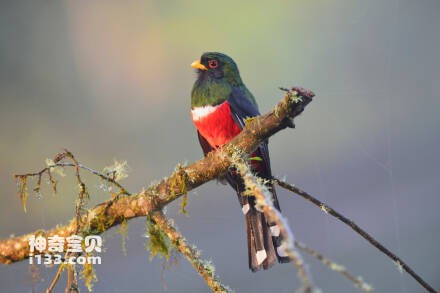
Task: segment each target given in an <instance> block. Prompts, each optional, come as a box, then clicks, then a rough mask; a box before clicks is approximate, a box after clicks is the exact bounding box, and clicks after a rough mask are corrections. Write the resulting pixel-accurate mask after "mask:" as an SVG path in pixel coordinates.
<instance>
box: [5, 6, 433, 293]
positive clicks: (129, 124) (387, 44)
mask: <svg viewBox="0 0 440 293" xmlns="http://www.w3.org/2000/svg"><path fill="white" fill-rule="evenodd" d="M439 13H440V3H439V1H437V0H421V1H410V0H395V1H394V0H393V1H378V0H374V1H339V0H337V1H322V0H317V1H267V2H264V1H260V2H258V3H256V2H255V1H241V2H237V1H215V2H214V1H192V2H190V1H186V2H182V1H117V0H112V1H110V0H106V1H7V0H4V1H1V4H0V142H1V143H0V150H1V152H0V185H1V187H2V188H1V197H0V237H1V238H5V237H8V236H9V235H11V234H15V235H20V234H23V233H27V232H31V231H34V230H36V229H39V228H44V229H49V228H51V227H54V226H55V225H56V224H63V223H66V222H67V221H68V220H69V219H71V218H72V217H73V215H74V202H75V198H76V185H75V183H74V178H73V177H72V176H71V175H72V173H70V172H66V173H67V175H68V176H67V177H65V178H61V179H60V183H59V189H60V192H59V193H58V194H57V195H55V196H53V195H52V193H51V192H50V190H49V189H48V188H44V189H43V196H42V197H39V196H35V194H31V195H30V197H29V199H28V204H27V210H28V211H27V213H26V214H25V213H24V212H23V208H22V206H21V203H20V201H19V199H18V198H17V197H16V196H15V191H16V190H15V189H16V184H15V182H14V180H13V177H12V175H13V174H14V173H23V172H28V171H36V170H39V169H41V168H43V167H44V165H45V164H44V161H45V159H46V158H52V157H53V156H54V155H55V154H56V153H57V152H59V151H60V150H61V149H62V148H63V147H66V148H68V149H69V150H70V151H72V152H73V153H74V154H75V155H76V157H77V158H78V159H79V160H80V162H82V163H84V164H86V165H88V166H90V167H92V168H95V169H98V170H101V169H102V168H103V167H104V166H107V165H111V164H112V163H113V160H114V159H118V160H127V161H128V164H129V165H130V176H129V177H128V178H127V179H125V180H124V181H123V182H122V183H123V184H125V186H126V187H127V188H128V189H129V190H130V191H132V192H136V191H139V190H141V189H142V188H143V187H145V186H148V184H149V183H150V182H151V181H153V180H158V179H160V178H162V177H163V176H166V175H168V174H170V172H171V171H172V170H173V169H174V167H175V166H176V164H177V163H178V162H192V161H194V160H197V159H199V158H201V156H202V151H201V149H200V147H199V144H198V141H197V137H196V134H195V129H194V127H193V125H192V123H191V121H190V117H189V105H190V90H191V87H192V84H193V82H194V79H195V73H194V70H193V69H192V68H190V66H189V64H190V63H191V62H192V61H193V60H195V59H197V58H199V56H200V55H201V54H202V53H203V52H205V51H220V52H224V53H227V54H228V55H230V56H231V57H233V58H234V59H235V61H236V62H237V64H238V66H239V68H240V71H241V75H242V78H243V80H244V82H245V83H246V85H247V86H248V88H249V89H250V90H251V91H252V92H253V93H254V95H255V96H256V98H257V100H258V102H259V105H260V110H261V111H262V112H266V111H268V110H269V109H271V108H272V107H273V106H274V105H275V103H276V102H277V101H278V100H280V98H281V97H282V92H280V91H279V90H278V89H277V87H278V86H290V85H301V86H304V87H306V88H310V89H312V90H314V91H315V93H316V95H317V96H316V99H315V100H314V102H313V103H312V104H311V105H310V106H309V107H308V108H307V109H306V111H305V112H304V114H303V115H302V116H300V117H299V118H297V119H296V125H297V128H296V129H294V130H286V131H283V132H281V133H279V134H277V135H275V136H274V137H273V138H271V141H270V149H271V157H272V168H273V172H274V174H276V175H277V176H279V177H283V178H286V179H287V181H289V182H291V183H294V184H296V185H298V186H300V187H301V188H303V189H305V190H307V191H309V192H310V193H312V194H314V195H316V196H317V197H318V198H320V199H321V200H323V201H325V202H327V203H328V204H329V205H330V206H332V207H334V208H335V209H336V210H338V211H340V212H342V213H344V214H345V215H346V216H348V217H350V218H352V219H353V220H354V221H356V222H357V223H358V224H359V225H360V226H361V227H364V228H365V229H366V230H367V231H368V232H371V233H372V234H373V235H374V236H375V237H377V239H378V240H380V241H382V242H383V243H384V244H385V246H387V247H388V248H390V249H391V250H392V251H394V252H395V253H396V254H397V255H399V256H401V257H402V258H403V259H404V260H405V261H407V262H408V264H409V265H411V266H412V267H413V268H414V269H415V271H417V272H418V273H419V274H420V275H421V276H422V277H424V278H425V279H426V280H427V281H428V282H430V283H431V284H432V285H433V286H434V287H435V288H437V289H440V278H439V276H440V257H439V255H438V247H439V244H438V243H439V242H440V233H439V232H440V231H439V230H440V229H439V227H440V214H439V212H438V207H439V205H440V197H439V190H440V167H439V165H440V156H439V143H440V132H439V125H440V116H439V115H438V109H439V106H440V102H439V96H440V85H439V80H440V58H439V56H438V53H439V49H440V34H439V27H440V17H439ZM84 176H85V179H86V182H87V184H88V186H89V188H90V193H91V196H92V200H91V203H90V206H93V205H94V204H96V203H98V202H102V201H104V200H106V199H107V195H106V194H105V193H104V192H103V191H102V190H100V189H99V188H98V185H99V182H98V181H96V180H95V179H94V178H93V177H90V176H87V175H85V174H84ZM30 189H31V188H30ZM279 199H280V202H281V205H282V209H283V212H284V215H285V216H286V217H287V218H288V220H289V222H290V224H291V226H292V228H293V229H294V232H295V234H296V237H297V239H298V240H300V241H302V242H305V243H306V244H308V245H309V246H311V247H314V248H316V249H318V250H319V251H321V252H323V253H324V254H325V255H326V256H328V257H329V258H331V259H333V260H335V261H337V262H339V263H341V264H343V265H344V266H346V267H347V268H348V269H349V270H350V271H351V272H352V273H354V274H356V275H361V276H363V277H364V279H365V280H366V281H367V282H369V283H371V284H372V285H373V286H374V287H375V288H376V291H377V292H406V293H410V292H424V291H423V290H422V289H421V287H420V286H419V285H418V284H417V283H416V282H415V281H414V280H413V279H411V278H410V277H409V276H408V275H407V274H405V273H404V274H401V273H399V271H398V270H397V268H396V266H395V265H394V264H393V263H392V262H391V261H390V260H389V259H388V258H386V257H385V256H384V255H382V254H381V253H379V252H378V251H377V250H376V249H375V248H373V247H371V246H370V245H369V244H368V243H366V241H365V240H363V239H362V238H361V237H359V236H358V235H356V234H355V233H354V232H353V231H352V230H350V229H349V228H347V227H346V226H345V225H343V224H341V223H340V222H337V221H336V220H334V219H333V218H330V217H329V216H327V215H325V214H324V213H323V212H322V211H320V210H319V209H318V208H316V207H315V206H312V205H311V204H309V203H308V202H306V201H304V200H303V199H301V198H298V197H295V196H293V195H292V194H289V193H286V192H284V191H283V190H279ZM188 200H189V204H188V208H187V210H188V216H183V215H181V214H179V207H180V200H179V201H176V202H174V203H173V204H171V205H169V207H168V209H167V210H168V215H169V216H170V217H172V218H174V219H175V220H176V224H177V226H178V227H179V229H180V230H181V231H182V232H183V234H184V235H185V236H186V237H187V238H188V240H189V241H190V242H192V243H194V244H196V245H197V246H198V247H199V248H200V249H201V250H202V252H203V256H204V257H206V258H208V259H211V260H212V261H213V262H214V264H215V265H216V268H217V272H218V274H219V275H220V277H221V278H222V280H223V282H224V283H225V284H227V285H229V286H231V287H232V288H234V289H235V290H236V292H292V291H294V290H295V289H297V288H299V286H300V284H299V280H298V279H297V278H296V272H295V271H294V269H293V267H292V266H289V265H277V266H275V267H273V268H272V269H271V270H269V271H264V272H258V273H251V272H250V271H249V270H248V264H247V251H246V239H245V237H246V233H245V223H244V218H243V215H242V213H241V210H240V207H239V204H238V201H237V198H236V195H235V194H234V192H233V191H232V189H231V188H230V187H228V186H223V185H220V184H217V183H216V182H210V183H208V184H205V185H203V186H202V187H200V188H198V189H197V190H195V191H192V192H191V193H190V195H189V198H188ZM118 231H119V229H118V228H115V229H112V230H110V231H108V232H106V233H105V234H103V238H104V241H105V242H104V248H105V249H106V252H105V253H102V254H101V256H102V263H103V264H102V265H97V266H96V270H97V275H98V279H99V282H98V283H96V284H95V286H94V291H95V292H207V291H208V287H207V286H206V285H205V284H204V282H203V281H202V280H201V279H200V277H199V276H198V275H197V274H196V272H195V271H194V270H193V269H192V267H191V266H190V265H189V264H188V263H187V261H186V260H185V259H181V261H180V262H179V263H178V264H177V265H176V266H172V267H171V269H166V270H164V271H163V269H162V260H159V259H154V260H153V261H150V260H149V253H148V252H146V251H145V243H146V242H147V241H148V240H147V239H146V238H145V237H144V234H145V220H144V219H135V220H132V221H130V222H129V232H128V240H127V256H124V255H123V252H122V249H121V235H120V234H119V233H118ZM305 259H306V261H307V263H308V264H309V266H310V270H311V272H312V273H313V276H314V280H315V282H316V284H317V285H318V286H319V287H320V288H322V289H323V291H324V292H357V290H356V289H355V288H354V287H352V285H351V284H350V283H348V282H347V281H346V280H345V279H343V278H341V277H340V276H339V275H337V274H336V273H334V272H332V271H329V270H327V269H326V268H325V267H323V266H321V264H320V263H318V262H317V261H315V260H314V259H311V258H309V257H307V256H305ZM55 271H56V270H55V269H45V268H44V267H43V266H41V281H40V282H39V283H36V284H34V285H32V280H31V276H30V274H29V269H28V264H27V261H23V262H21V263H18V264H13V265H10V266H1V267H0V291H1V292H30V291H31V290H32V288H33V287H34V289H35V291H36V292H44V291H45V289H46V288H47V287H48V284H49V283H50V282H51V280H52V279H53V276H54V274H55ZM56 288H57V292H64V281H61V282H60V284H58V286H57V287H56ZM81 289H82V291H83V292H85V291H86V289H85V288H84V287H83V285H81Z"/></svg>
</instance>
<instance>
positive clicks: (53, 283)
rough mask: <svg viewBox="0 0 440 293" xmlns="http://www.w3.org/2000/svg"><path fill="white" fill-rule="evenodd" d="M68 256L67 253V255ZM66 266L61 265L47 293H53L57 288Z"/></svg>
mask: <svg viewBox="0 0 440 293" xmlns="http://www.w3.org/2000/svg"><path fill="white" fill-rule="evenodd" d="M66 256H67V253H66ZM65 266H66V265H64V264H60V266H59V267H58V271H57V273H56V274H55V277H54V278H53V280H52V283H50V286H49V288H47V289H46V293H51V292H52V290H53V288H54V287H55V285H56V284H57V282H58V280H59V279H60V276H61V273H62V272H63V270H64V268H65Z"/></svg>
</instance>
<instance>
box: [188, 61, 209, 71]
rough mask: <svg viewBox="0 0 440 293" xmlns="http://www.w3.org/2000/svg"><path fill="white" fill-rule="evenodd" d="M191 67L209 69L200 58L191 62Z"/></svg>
mask: <svg viewBox="0 0 440 293" xmlns="http://www.w3.org/2000/svg"><path fill="white" fill-rule="evenodd" d="M191 67H192V68H195V69H200V70H208V68H206V66H205V65H203V64H202V63H200V60H196V61H194V62H193V63H191Z"/></svg>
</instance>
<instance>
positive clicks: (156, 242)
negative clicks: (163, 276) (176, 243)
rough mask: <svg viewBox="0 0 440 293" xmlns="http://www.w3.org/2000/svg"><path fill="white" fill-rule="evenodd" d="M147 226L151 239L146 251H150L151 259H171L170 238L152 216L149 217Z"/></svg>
mask: <svg viewBox="0 0 440 293" xmlns="http://www.w3.org/2000/svg"><path fill="white" fill-rule="evenodd" d="M146 225H147V231H148V235H149V239H150V241H149V242H147V244H146V249H147V251H150V259H153V258H154V257H155V256H156V255H158V256H159V257H165V258H166V259H168V258H169V257H170V241H169V239H168V237H167V236H166V235H165V233H164V232H163V231H162V230H161V229H160V228H159V227H158V226H157V225H156V223H155V222H154V221H153V220H152V219H151V217H150V216H147V219H146Z"/></svg>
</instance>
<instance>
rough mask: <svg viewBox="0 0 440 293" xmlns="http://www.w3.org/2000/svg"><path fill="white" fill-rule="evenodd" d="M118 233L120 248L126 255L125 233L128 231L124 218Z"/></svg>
mask: <svg viewBox="0 0 440 293" xmlns="http://www.w3.org/2000/svg"><path fill="white" fill-rule="evenodd" d="M118 233H119V234H121V248H122V253H123V254H124V256H127V233H128V224H127V220H126V219H124V220H122V222H121V227H120V228H119V232H118Z"/></svg>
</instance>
